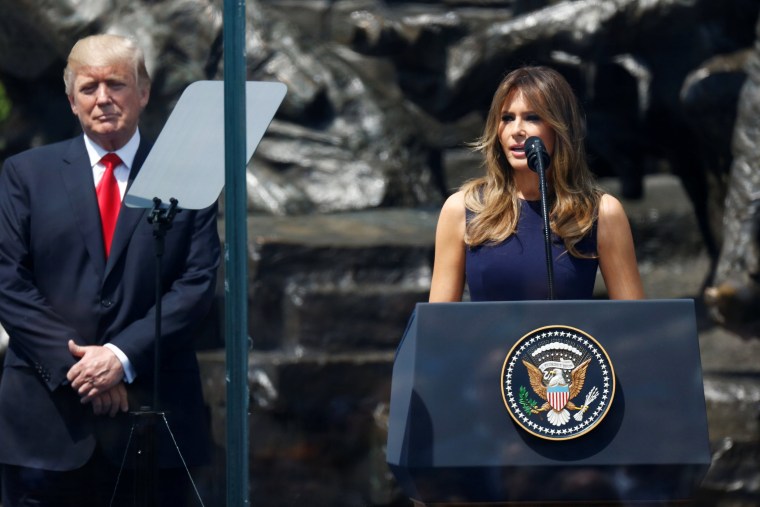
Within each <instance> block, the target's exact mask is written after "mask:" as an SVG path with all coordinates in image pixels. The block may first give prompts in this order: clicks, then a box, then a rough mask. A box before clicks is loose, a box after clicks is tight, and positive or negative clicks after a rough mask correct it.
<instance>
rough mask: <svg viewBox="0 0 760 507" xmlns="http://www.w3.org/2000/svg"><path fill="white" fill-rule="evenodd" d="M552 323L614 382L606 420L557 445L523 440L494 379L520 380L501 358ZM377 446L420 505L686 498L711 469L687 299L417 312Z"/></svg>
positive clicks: (526, 435)
mask: <svg viewBox="0 0 760 507" xmlns="http://www.w3.org/2000/svg"><path fill="white" fill-rule="evenodd" d="M551 326H567V327H569V328H572V329H580V330H583V331H584V332H585V333H587V334H588V335H589V336H591V337H593V338H594V339H595V340H596V341H597V342H598V343H599V344H600V346H601V347H603V349H604V350H606V354H607V355H608V356H609V359H610V361H611V363H612V364H613V365H614V378H615V380H616V391H615V394H614V398H613V400H612V402H611V405H610V408H609V410H608V412H607V414H606V416H605V417H604V418H603V419H602V420H601V421H600V422H599V423H598V424H597V425H596V426H595V427H594V428H593V429H592V430H590V431H588V432H587V433H585V434H582V435H580V436H578V437H577V438H572V439H570V440H566V441H556V440H551V439H547V438H539V436H536V435H535V434H531V433H530V432H529V431H526V430H525V429H524V428H523V427H521V426H520V425H519V424H518V421H517V420H515V419H513V418H512V417H511V416H510V414H509V413H508V410H507V407H506V402H505V399H504V398H503V388H504V385H505V382H506V376H505V371H515V372H519V371H520V370H525V367H524V366H523V364H522V363H521V361H517V362H516V364H515V367H514V370H509V369H507V368H506V367H505V359H506V358H507V357H508V355H509V354H511V353H513V351H514V350H519V347H518V348H515V345H516V344H517V343H518V342H519V343H522V340H523V338H524V337H526V336H531V334H530V333H532V332H534V331H535V330H540V329H542V328H545V327H551ZM537 352H540V351H537ZM547 371H549V370H547ZM591 382H592V381H591V380H589V379H587V383H591ZM519 383H521V384H523V385H524V387H525V388H526V390H525V393H527V394H526V396H528V397H530V398H533V399H537V398H538V395H537V394H535V393H534V392H533V389H532V388H531V385H530V384H529V383H528V382H522V381H521V382H519ZM518 387H519V386H518V385H515V386H514V388H515V390H517V389H518ZM582 398H583V397H582V396H578V397H577V398H576V404H577V405H580V403H581V402H579V401H577V400H582ZM541 401H543V400H539V403H540V402H541ZM595 403H599V400H597V401H596V402H595ZM594 406H596V405H594ZM543 414H545V412H544V413H542V414H539V415H536V418H535V419H530V420H531V421H533V420H535V421H546V419H545V417H546V416H545V415H543ZM589 414H590V412H588V413H586V414H584V420H585V419H586V418H588V417H590V415H589ZM539 417H544V419H539ZM571 421H572V419H571ZM571 424H572V423H571ZM565 427H566V426H565ZM387 444H388V445H387V462H388V465H389V467H390V469H391V471H392V472H393V474H394V475H395V477H396V479H397V481H398V483H399V485H400V486H401V489H402V490H403V491H404V493H405V494H406V495H407V496H409V497H410V498H412V499H413V500H414V501H416V502H418V503H422V504H424V505H428V506H437V505H439V504H440V505H446V504H453V503H455V504H456V505H457V506H459V505H461V504H475V505H477V504H494V503H503V504H515V503H517V504H520V503H534V504H535V503H554V502H557V503H559V502H570V503H569V504H570V505H593V504H594V503H596V502H604V503H605V504H608V503H609V504H615V505H631V504H634V503H636V502H646V503H647V504H648V505H668V504H670V503H672V502H677V501H683V500H688V499H689V498H690V497H691V496H692V495H693V492H694V491H695V490H696V488H697V486H698V485H699V482H700V481H701V479H702V477H703V476H704V474H705V473H706V471H707V469H708V467H709V465H710V461H711V453H710V448H709V441H708V434H707V418H706V409H705V399H704V389H703V383H702V370H701V364H700V354H699V343H698V340H697V329H696V319H695V312H694V303H693V301H692V300H646V301H516V302H489V303H420V304H418V305H417V307H416V310H415V313H414V314H413V315H412V318H411V319H410V323H409V326H408V328H407V330H406V333H405V335H404V338H403V339H402V342H401V344H400V346H399V349H398V352H397V355H396V360H395V363H394V367H393V380H392V392H391V402H390V419H389V430H388V443H387Z"/></svg>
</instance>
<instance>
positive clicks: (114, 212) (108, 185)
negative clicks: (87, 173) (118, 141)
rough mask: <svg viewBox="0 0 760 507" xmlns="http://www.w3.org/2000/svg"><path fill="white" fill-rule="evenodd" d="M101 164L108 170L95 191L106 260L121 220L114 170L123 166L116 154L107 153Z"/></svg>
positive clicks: (117, 185)
mask: <svg viewBox="0 0 760 507" xmlns="http://www.w3.org/2000/svg"><path fill="white" fill-rule="evenodd" d="M100 163H101V164H103V165H104V166H106V170H105V172H104V173H103V177H102V178H101V179H100V183H98V186H97V188H96V189H95V191H96V193H97V194H98V208H100V223H101V225H102V227H103V244H104V246H105V249H106V258H108V254H109V253H110V252H111V239H112V238H113V231H114V229H115V228H116V219H117V218H119V208H120V207H121V194H120V193H119V184H118V183H116V178H115V177H114V175H113V170H114V168H115V167H116V166H117V165H119V164H121V159H120V158H119V156H118V155H117V154H116V153H107V154H106V155H105V156H104V157H103V158H102V159H100Z"/></svg>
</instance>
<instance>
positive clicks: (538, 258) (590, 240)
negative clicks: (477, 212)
mask: <svg viewBox="0 0 760 507" xmlns="http://www.w3.org/2000/svg"><path fill="white" fill-rule="evenodd" d="M520 203H521V208H520V217H519V220H518V223H517V231H516V232H515V233H514V234H512V235H511V236H510V237H508V238H507V239H506V240H504V241H503V242H501V243H498V244H486V245H480V246H476V247H472V248H470V247H465V248H466V254H465V270H466V277H467V286H468V287H469V291H470V300H471V301H520V300H541V299H548V298H549V287H548V275H547V272H546V247H545V246H544V235H543V226H544V224H543V218H542V217H541V202H540V201H524V200H521V201H520ZM471 216H472V212H470V211H469V210H468V211H467V218H468V220H469V218H470V217H471ZM577 248H578V251H580V252H582V253H584V254H596V227H594V229H593V231H592V233H591V234H589V235H588V236H587V237H585V238H583V239H582V240H581V241H580V242H579V243H578V245H577ZM552 256H553V258H554V299H591V298H592V297H593V293H594V282H595V280H596V270H597V267H598V265H599V262H598V260H597V259H596V258H578V257H574V256H572V255H570V253H568V252H567V251H566V249H565V245H564V243H563V242H562V240H561V239H560V238H558V237H557V236H555V235H552Z"/></svg>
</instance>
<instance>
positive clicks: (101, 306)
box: [0, 35, 220, 507]
mask: <svg viewBox="0 0 760 507" xmlns="http://www.w3.org/2000/svg"><path fill="white" fill-rule="evenodd" d="M64 82H65V85H66V94H67V96H68V98H69V102H70V104H71V109H72V111H73V113H74V114H75V115H76V116H77V117H78V119H79V121H80V123H81V126H82V130H83V134H84V135H82V136H79V137H76V138H74V139H70V140H68V141H63V142H60V143H56V144H52V145H49V146H43V147H39V148H34V149H31V150H28V151H26V152H24V153H21V154H18V155H15V156H13V157H10V158H8V159H7V160H6V162H5V163H4V165H3V169H2V173H1V174H0V323H2V325H3V326H4V327H5V329H6V330H7V331H8V333H9V335H10V342H9V347H8V351H7V353H6V359H5V368H4V372H3V377H2V381H1V382H0V463H3V464H4V465H3V467H2V468H3V477H2V479H3V483H2V490H3V507H16V506H31V505H35V506H56V507H59V506H69V505H71V506H77V507H82V506H87V505H92V506H107V505H122V504H123V505H132V504H133V503H132V484H130V483H129V482H127V481H125V477H127V475H120V474H122V473H125V474H128V473H129V472H124V471H123V470H122V468H121V463H122V460H123V459H124V458H125V456H127V457H128V456H129V455H130V454H129V453H128V452H127V451H128V449H129V448H130V447H131V446H132V445H133V444H134V442H133V441H131V440H130V438H132V439H133V437H131V430H132V428H133V427H134V426H133V420H132V417H131V415H130V414H129V413H128V412H129V411H134V410H139V409H140V407H143V406H145V405H150V404H151V401H152V386H153V366H154V365H153V360H154V341H155V310H156V307H155V303H156V299H155V277H156V272H155V254H156V252H155V240H154V237H153V226H152V225H151V224H150V223H148V221H147V220H146V218H147V216H148V214H149V212H150V210H145V209H135V208H128V207H126V206H121V205H120V198H121V197H123V196H124V193H125V192H126V189H127V188H128V186H129V184H130V183H131V182H132V180H133V179H134V177H135V175H136V174H137V171H138V170H139V168H140V165H141V163H142V162H143V161H144V160H145V158H146V156H147V153H148V151H149V149H150V146H149V144H148V143H146V142H145V140H144V139H142V138H141V137H140V132H139V129H138V120H139V117H140V114H141V112H142V110H143V108H144V107H145V105H146V104H147V103H148V98H149V95H150V79H149V77H148V73H147V71H146V68H145V63H144V57H143V54H142V52H141V50H140V49H139V48H138V47H137V46H136V45H135V43H134V42H133V41H132V40H131V39H128V38H124V37H118V36H112V35H96V36H91V37H86V38H84V39H82V40H80V41H79V42H77V44H76V45H75V46H74V48H73V49H72V50H71V53H70V55H69V59H68V64H67V67H66V70H65V71H64ZM108 153H115V154H116V155H117V156H118V159H113V160H112V161H109V159H110V158H112V157H113V155H109V157H106V158H105V159H104V158H103V157H104V155H106V154H108ZM110 178H113V179H114V180H115V181H113V180H110V182H109V181H107V180H109V179H110ZM108 184H110V185H111V186H110V194H111V198H112V199H113V198H114V197H113V196H114V193H115V199H116V204H115V211H114V210H113V209H112V210H111V211H110V212H109V211H108V208H109V206H112V205H113V202H111V204H110V205H109V204H108V197H107V194H109V191H108V190H105V189H106V187H107V186H108ZM101 194H103V195H106V197H103V198H102V199H101ZM104 203H105V204H104ZM180 205H181V203H180ZM114 212H115V213H118V215H114V214H113V213H114ZM109 213H110V214H109ZM117 217H118V218H117ZM113 221H115V229H114V230H111V229H110V227H109V225H108V224H109V223H110V222H113ZM111 238H112V239H111ZM219 250H220V249H219V238H218V234H217V226H216V205H214V206H212V207H210V208H208V209H205V210H200V211H190V210H182V212H181V213H179V214H177V215H176V217H175V218H174V220H173V223H172V227H171V229H170V230H168V232H167V234H166V238H165V252H164V254H163V261H162V272H161V286H162V289H163V296H162V297H161V303H162V315H163V319H162V337H161V351H162V354H161V364H160V382H159V386H160V393H159V405H160V406H159V407H153V408H158V409H160V410H161V411H162V412H165V414H166V415H165V418H166V423H167V424H164V423H163V421H159V425H158V427H159V430H161V429H162V428H163V431H159V432H158V438H159V452H158V455H159V457H160V463H161V466H162V474H164V475H165V476H163V475H162V477H161V478H160V484H161V486H162V488H161V489H162V493H161V494H162V498H164V501H163V503H162V504H163V505H183V504H184V503H185V502H184V501H183V500H181V499H180V497H178V496H174V497H173V496H172V495H173V494H174V493H176V491H178V490H179V489H185V490H186V489H188V488H187V487H185V486H188V485H189V484H191V483H190V481H189V478H188V476H187V473H186V471H185V470H184V469H183V468H172V467H180V465H182V461H181V459H182V458H184V460H185V461H186V462H187V464H188V465H190V466H193V465H201V464H204V463H205V462H207V460H208V458H209V439H208V422H207V415H206V411H205V409H204V405H203V399H202V392H201V385H200V378H199V374H198V363H197V359H196V355H195V351H194V348H193V337H192V331H193V330H194V328H195V327H197V325H198V323H199V321H200V319H202V318H203V316H204V315H205V314H206V313H207V311H208V310H209V308H210V305H211V301H212V298H213V294H214V288H215V278H216V272H217V267H218V265H219ZM167 427H168V428H167ZM169 433H171V434H169ZM174 439H176V442H177V447H178V448H179V449H177V448H175V446H174ZM180 453H181V457H180ZM127 461H129V460H128V459H127ZM164 468H165V469H166V470H167V471H166V472H164ZM117 478H119V479H120V480H119V481H117ZM183 480H184V481H185V482H182V481H183ZM117 482H118V483H119V486H118V489H117V490H116V494H115V495H113V493H114V488H115V487H116V485H117ZM163 486H166V487H163ZM112 496H115V498H114V500H113V503H111V498H112ZM124 499H126V501H124Z"/></svg>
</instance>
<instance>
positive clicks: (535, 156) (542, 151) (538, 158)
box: [525, 136, 550, 172]
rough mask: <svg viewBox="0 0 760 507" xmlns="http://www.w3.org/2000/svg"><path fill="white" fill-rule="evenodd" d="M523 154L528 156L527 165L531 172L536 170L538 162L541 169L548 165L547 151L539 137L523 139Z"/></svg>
mask: <svg viewBox="0 0 760 507" xmlns="http://www.w3.org/2000/svg"><path fill="white" fill-rule="evenodd" d="M525 154H526V155H527V158H528V167H530V170H531V171H533V172H538V169H539V163H540V164H541V168H543V169H546V167H547V166H548V165H549V160H550V157H549V153H548V152H547V151H546V147H545V146H544V142H543V141H542V140H541V138H540V137H537V136H532V137H529V138H528V139H527V140H526V141H525Z"/></svg>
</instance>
